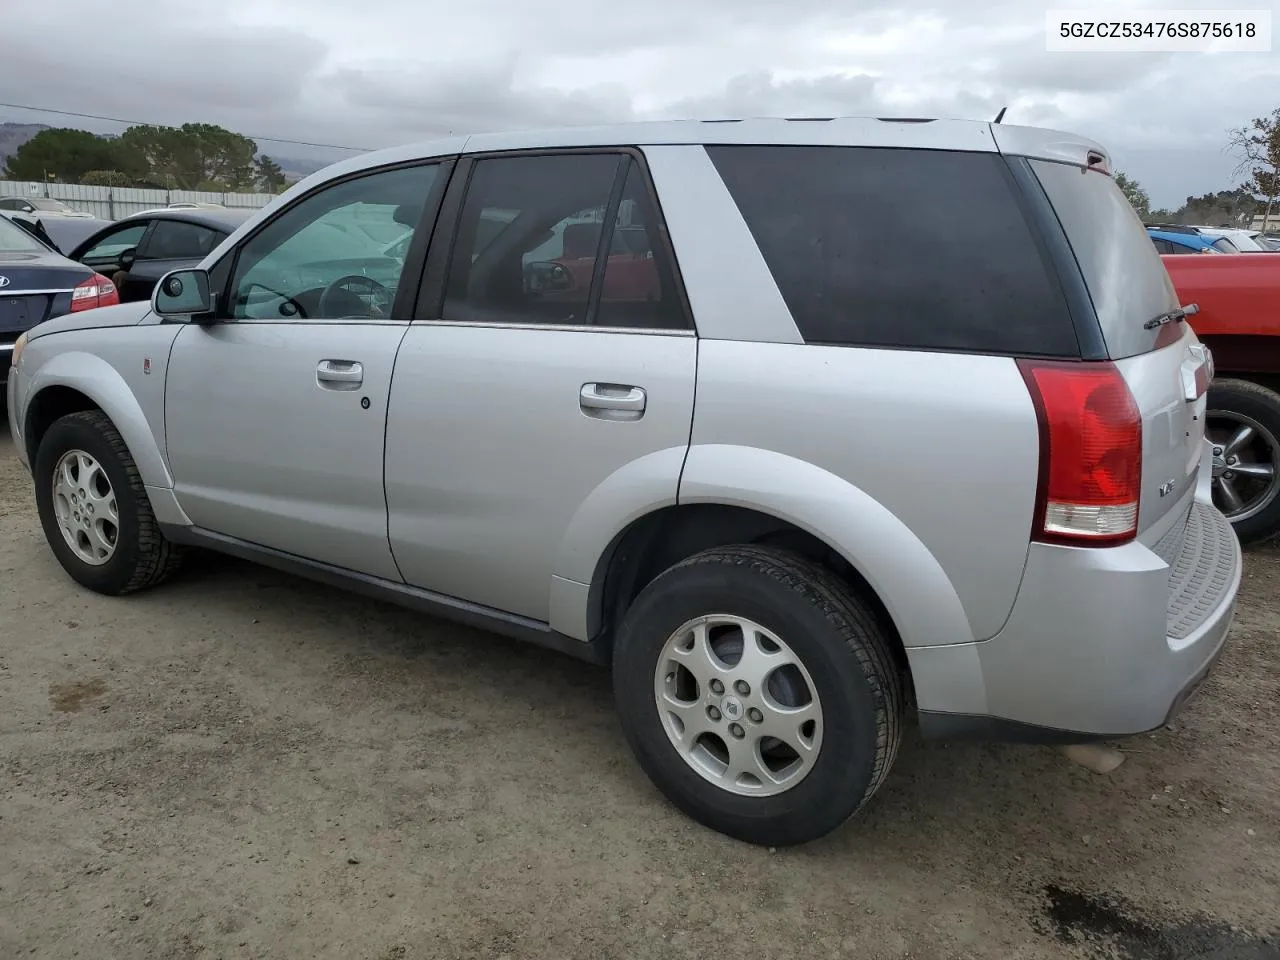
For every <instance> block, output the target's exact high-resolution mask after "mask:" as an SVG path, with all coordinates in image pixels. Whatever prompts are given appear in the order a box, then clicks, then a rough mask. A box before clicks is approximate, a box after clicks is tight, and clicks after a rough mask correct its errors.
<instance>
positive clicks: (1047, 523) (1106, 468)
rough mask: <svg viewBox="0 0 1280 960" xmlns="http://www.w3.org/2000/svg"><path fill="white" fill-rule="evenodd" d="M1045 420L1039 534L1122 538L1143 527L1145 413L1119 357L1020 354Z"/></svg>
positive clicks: (1056, 538) (1063, 539)
mask: <svg viewBox="0 0 1280 960" xmlns="http://www.w3.org/2000/svg"><path fill="white" fill-rule="evenodd" d="M1018 366H1019V368H1020V369H1021V371H1022V376H1023V378H1024V379H1025V380H1026V382H1027V388H1028V389H1029V390H1030V391H1031V399H1032V402H1033V403H1034V404H1035V408H1036V417H1037V419H1038V420H1039V423H1040V487H1039V491H1038V496H1037V498H1036V515H1035V526H1034V528H1033V531H1032V536H1033V538H1034V539H1036V540H1041V541H1044V542H1047V543H1063V544H1070V545H1072V546H1114V545H1116V544H1120V543H1127V542H1128V541H1130V540H1132V539H1133V538H1134V536H1135V534H1136V533H1137V529H1138V502H1139V500H1140V499H1141V491H1142V415H1141V413H1140V412H1139V411H1138V405H1137V403H1136V402H1135V401H1134V399H1133V394H1132V393H1130V392H1129V386H1128V384H1126V383H1125V381H1124V377H1122V376H1121V375H1120V371H1119V370H1117V369H1116V367H1115V365H1114V364H1112V363H1063V362H1052V361H1041V360H1020V361H1018Z"/></svg>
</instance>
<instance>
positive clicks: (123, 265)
mask: <svg viewBox="0 0 1280 960" xmlns="http://www.w3.org/2000/svg"><path fill="white" fill-rule="evenodd" d="M137 259H138V248H137V247H128V248H127V249H124V250H121V251H120V253H119V255H118V256H117V257H116V260H117V261H119V263H120V269H121V270H128V269H129V268H131V267H132V266H133V264H134V261H136V260H137Z"/></svg>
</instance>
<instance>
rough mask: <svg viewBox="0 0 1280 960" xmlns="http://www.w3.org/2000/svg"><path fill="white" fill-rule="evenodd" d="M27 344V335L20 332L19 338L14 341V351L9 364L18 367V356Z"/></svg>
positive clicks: (10, 355)
mask: <svg viewBox="0 0 1280 960" xmlns="http://www.w3.org/2000/svg"><path fill="white" fill-rule="evenodd" d="M26 345H27V335H26V334H25V333H23V334H19V336H18V339H17V340H15V341H14V342H13V352H12V353H10V354H9V366H11V367H16V366H17V365H18V358H19V357H21V356H22V348H23V347H25V346H26Z"/></svg>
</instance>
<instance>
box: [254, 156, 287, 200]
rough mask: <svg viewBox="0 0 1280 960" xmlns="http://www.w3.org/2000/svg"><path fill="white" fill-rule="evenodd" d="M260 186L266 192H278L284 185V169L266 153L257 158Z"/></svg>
mask: <svg viewBox="0 0 1280 960" xmlns="http://www.w3.org/2000/svg"><path fill="white" fill-rule="evenodd" d="M257 174H258V186H259V187H260V188H261V189H262V191H263V192H264V193H277V192H278V191H279V190H280V188H281V187H283V186H284V170H282V169H281V168H280V164H278V163H276V162H275V161H274V160H272V159H271V158H270V157H268V156H267V155H266V154H265V153H264V154H262V156H260V157H258V160H257Z"/></svg>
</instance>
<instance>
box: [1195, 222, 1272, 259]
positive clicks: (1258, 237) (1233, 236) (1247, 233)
mask: <svg viewBox="0 0 1280 960" xmlns="http://www.w3.org/2000/svg"><path fill="white" fill-rule="evenodd" d="M1196 229H1197V230H1199V231H1200V235H1201V236H1202V237H1208V238H1212V239H1217V238H1218V237H1225V238H1226V239H1227V240H1230V241H1231V244H1232V246H1234V247H1235V248H1236V249H1237V250H1239V251H1240V252H1241V253H1271V252H1273V251H1275V250H1277V249H1280V248H1277V247H1275V246H1273V245H1272V243H1271V241H1269V240H1267V238H1266V237H1264V236H1263V235H1262V233H1261V231H1258V230H1235V229H1232V228H1230V227H1196Z"/></svg>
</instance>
